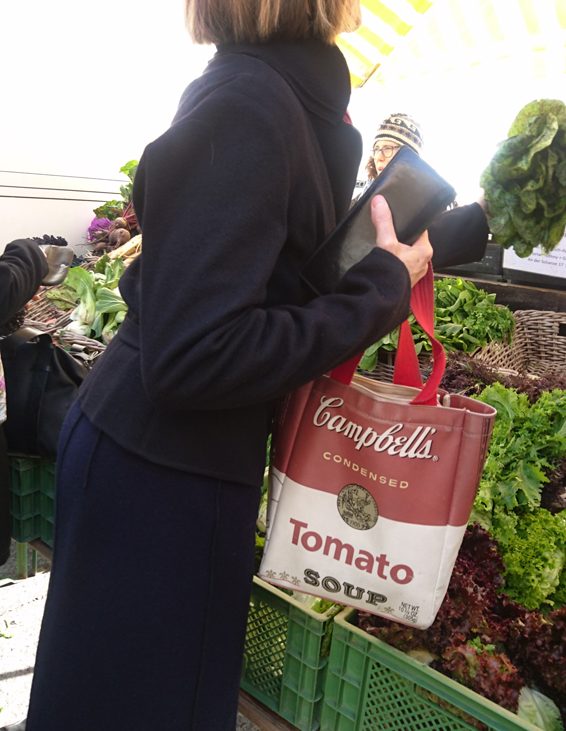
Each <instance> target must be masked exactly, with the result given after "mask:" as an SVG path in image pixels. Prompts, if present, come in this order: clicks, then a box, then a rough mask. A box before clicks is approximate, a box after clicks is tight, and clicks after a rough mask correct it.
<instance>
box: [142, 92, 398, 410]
mask: <svg viewBox="0 0 566 731" xmlns="http://www.w3.org/2000/svg"><path fill="white" fill-rule="evenodd" d="M218 96H219V97H220V98H219V99H215V98H212V99H208V100H207V102H206V103H204V104H201V105H199V106H198V107H197V109H196V111H195V113H194V114H191V115H190V117H189V118H188V119H184V120H183V121H181V122H179V123H178V124H176V125H174V126H173V127H172V128H171V129H170V130H169V131H168V132H167V133H166V134H165V135H163V136H162V137H160V138H159V139H158V140H156V141H155V142H154V143H152V144H151V145H149V146H148V148H146V151H145V152H144V160H143V166H140V167H141V168H142V174H141V176H140V180H139V189H138V198H137V201H136V208H138V206H139V209H140V210H141V211H142V221H143V222H142V227H143V237H144V244H143V254H142V257H141V260H140V265H139V269H140V270H141V285H140V286H141V295H140V302H141V307H140V313H139V328H140V344H141V361H142V378H143V381H144V387H145V389H146V391H147V394H148V397H149V398H150V399H151V400H153V401H154V402H155V403H159V404H161V405H165V404H166V405H168V406H169V407H171V408H175V409H187V408H189V409H217V408H233V407H239V406H245V405H249V404H253V403H260V402H264V401H266V400H270V399H273V398H276V397H278V396H280V395H282V394H284V393H286V392H288V391H289V390H290V389H292V388H295V387H296V386H298V385H300V384H302V383H305V382H307V381H309V380H311V379H312V378H314V377H318V376H319V375H321V374H322V373H324V372H326V371H327V370H329V369H331V368H332V367H334V366H335V365H338V364H339V363H341V362H343V361H345V360H347V359H348V358H350V357H351V356H353V355H355V354H357V353H359V352H361V351H363V349H364V348H365V347H367V346H368V345H370V344H371V343H372V342H374V341H375V340H376V339H378V338H379V337H381V336H382V335H383V334H385V333H387V332H389V331H390V330H392V329H393V328H394V327H396V326H397V325H398V324H399V323H400V322H401V321H402V320H403V319H404V318H405V317H406V316H407V313H408V305H409V296H410V279H409V275H408V272H407V269H406V268H405V266H404V265H403V264H402V263H401V262H400V261H399V260H398V259H397V258H396V257H394V256H393V255H391V254H389V253H388V252H385V251H382V250H378V249H376V250H375V251H372V252H371V253H370V254H369V255H368V256H367V257H366V258H365V259H364V260H363V261H362V262H360V263H359V264H358V265H357V266H356V267H354V268H353V269H352V270H351V271H350V272H349V273H348V275H347V276H346V277H345V278H344V280H343V283H342V286H341V288H340V291H338V292H336V293H335V294H332V295H327V296H324V297H318V298H315V299H314V300H312V301H311V302H309V303H307V304H304V305H292V304H290V305H284V304H283V305H278V306H267V305H266V304H265V302H266V293H267V287H268V282H269V279H270V277H271V275H272V273H273V271H274V268H275V265H276V261H277V259H278V257H279V255H280V253H281V249H282V247H283V245H284V244H285V241H286V238H287V223H288V219H287V217H288V207H289V198H290V194H291V193H290V191H292V180H293V176H294V175H297V174H300V173H299V172H298V171H297V170H294V169H293V165H297V164H298V163H294V162H293V161H292V154H290V152H289V150H292V149H293V144H294V140H293V139H292V134H293V131H292V130H288V129H287V127H289V125H286V126H285V125H283V124H282V122H281V121H280V119H278V118H277V117H278V116H279V117H280V116H281V115H277V114H276V113H275V111H274V110H273V109H272V108H270V101H269V99H268V98H266V99H265V101H264V103H263V104H258V103H257V101H256V99H255V98H248V96H247V93H246V91H242V90H240V91H238V92H237V93H236V92H235V91H234V92H232V93H230V92H228V91H227V90H225V89H224V90H223V93H222V94H219V95H218ZM235 110H236V111H235ZM303 174H304V173H303ZM312 215H316V209H315V206H314V205H313V212H312ZM314 243H317V242H314Z"/></svg>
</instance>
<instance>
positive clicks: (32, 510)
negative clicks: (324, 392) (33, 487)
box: [10, 491, 40, 520]
mask: <svg viewBox="0 0 566 731" xmlns="http://www.w3.org/2000/svg"><path fill="white" fill-rule="evenodd" d="M39 499H40V495H39V493H38V492H30V493H27V494H26V495H18V493H17V492H13V491H12V492H11V494H10V512H11V513H12V516H13V517H14V518H17V519H18V520H22V519H24V518H33V516H34V515H38V513H39Z"/></svg>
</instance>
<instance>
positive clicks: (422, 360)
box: [363, 351, 432, 383]
mask: <svg viewBox="0 0 566 731" xmlns="http://www.w3.org/2000/svg"><path fill="white" fill-rule="evenodd" d="M382 357H383V360H382V361H380V360H378V361H377V363H376V364H375V367H374V369H373V370H371V371H363V375H364V376H367V377H368V378H373V379H374V380H376V381H385V382H386V383H392V382H393V371H394V369H395V352H393V351H387V352H386V353H385V354H384V355H383V356H382ZM418 360H419V368H420V371H421V376H422V378H423V380H426V379H427V378H428V376H429V374H430V371H431V368H432V357H431V354H430V353H421V354H420V355H419V356H418Z"/></svg>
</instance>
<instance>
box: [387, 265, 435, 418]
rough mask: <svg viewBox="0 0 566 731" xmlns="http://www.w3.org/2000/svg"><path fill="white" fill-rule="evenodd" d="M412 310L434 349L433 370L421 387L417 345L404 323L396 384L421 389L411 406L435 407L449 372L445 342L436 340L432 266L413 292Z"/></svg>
mask: <svg viewBox="0 0 566 731" xmlns="http://www.w3.org/2000/svg"><path fill="white" fill-rule="evenodd" d="M411 311H412V313H413V315H414V316H415V319H416V321H417V322H418V323H419V325H420V326H421V327H422V329H423V330H424V332H425V333H426V334H427V336H428V338H429V340H430V343H431V346H432V371H431V374H430V376H429V377H428V380H427V382H426V383H425V384H424V386H422V379H421V374H420V369H419V361H418V357H417V352H416V350H415V342H414V340H413V336H412V333H411V327H410V325H409V323H408V322H406V321H405V322H404V323H403V324H402V326H401V332H400V333H399V343H398V345H397V356H396V358H395V369H394V373H393V383H398V384H401V385H404V386H415V387H417V388H420V387H421V386H422V390H421V392H420V394H419V395H418V396H416V397H415V398H414V399H413V400H412V402H411V403H413V404H428V405H430V406H435V405H436V403H437V396H438V389H439V387H440V382H441V381H442V377H443V375H444V371H445V369H446V353H445V352H444V347H443V346H442V343H440V342H439V341H438V340H437V339H436V338H435V337H434V276H433V272H432V264H429V265H428V269H427V273H426V274H425V276H424V277H423V278H422V279H420V280H419V281H418V282H417V283H416V285H415V286H414V287H413V289H412V291H411Z"/></svg>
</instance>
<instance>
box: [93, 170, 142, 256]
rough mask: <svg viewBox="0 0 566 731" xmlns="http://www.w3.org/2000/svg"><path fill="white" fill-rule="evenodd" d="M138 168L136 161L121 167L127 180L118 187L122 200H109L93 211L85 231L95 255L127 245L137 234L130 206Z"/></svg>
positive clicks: (135, 221)
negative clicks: (93, 216) (92, 216)
mask: <svg viewBox="0 0 566 731" xmlns="http://www.w3.org/2000/svg"><path fill="white" fill-rule="evenodd" d="M137 168H138V161H137V160H130V161H129V162H127V163H125V164H124V165H122V167H121V168H120V172H121V173H123V174H124V175H126V176H127V178H128V179H129V180H128V182H127V183H125V184H124V185H121V186H120V195H121V196H122V200H111V201H108V202H106V203H103V204H102V205H101V206H98V208H95V209H94V215H95V218H93V219H92V221H91V222H90V225H89V227H88V230H87V241H88V242H89V243H90V244H92V245H93V251H94V252H95V253H102V252H107V251H112V250H114V249H115V248H117V247H119V246H122V245H124V244H125V243H127V242H128V241H129V240H130V239H131V237H132V236H135V235H136V234H139V227H138V221H137V218H136V214H135V213H134V208H133V205H132V190H133V186H134V177H135V174H136V170H137Z"/></svg>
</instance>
